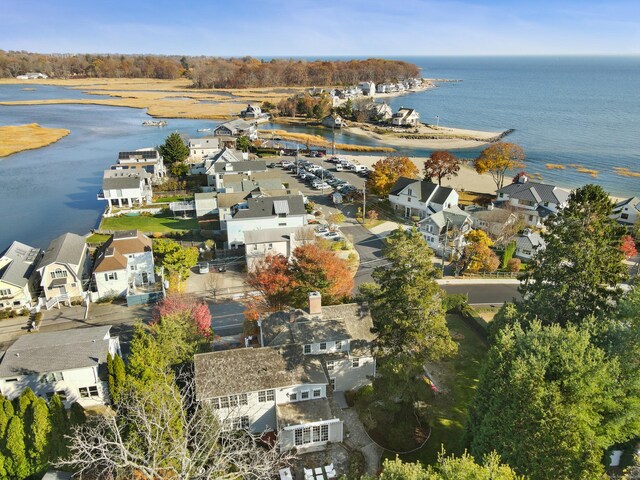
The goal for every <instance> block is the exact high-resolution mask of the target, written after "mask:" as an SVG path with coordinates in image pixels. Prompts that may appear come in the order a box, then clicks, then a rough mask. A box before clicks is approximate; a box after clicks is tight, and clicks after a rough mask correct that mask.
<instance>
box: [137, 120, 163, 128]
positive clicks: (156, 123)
mask: <svg viewBox="0 0 640 480" xmlns="http://www.w3.org/2000/svg"><path fill="white" fill-rule="evenodd" d="M142 125H144V126H145V127H166V126H167V122H165V121H164V120H145V121H144V122H142Z"/></svg>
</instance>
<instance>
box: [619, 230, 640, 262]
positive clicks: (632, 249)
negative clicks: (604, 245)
mask: <svg viewBox="0 0 640 480" xmlns="http://www.w3.org/2000/svg"><path fill="white" fill-rule="evenodd" d="M620 251H621V252H622V254H623V255H624V258H626V259H627V260H628V259H630V258H631V257H635V256H636V255H637V254H638V251H637V250H636V242H635V240H634V239H633V237H632V236H631V235H625V236H624V237H622V243H621V244H620Z"/></svg>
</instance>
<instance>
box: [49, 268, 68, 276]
mask: <svg viewBox="0 0 640 480" xmlns="http://www.w3.org/2000/svg"><path fill="white" fill-rule="evenodd" d="M51 278H67V271H66V270H62V269H61V268H57V269H55V270H54V271H53V272H51Z"/></svg>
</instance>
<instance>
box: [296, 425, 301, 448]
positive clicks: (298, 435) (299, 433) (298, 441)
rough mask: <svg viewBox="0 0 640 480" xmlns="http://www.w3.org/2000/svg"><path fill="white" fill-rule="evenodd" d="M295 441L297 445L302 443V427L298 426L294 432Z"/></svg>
mask: <svg viewBox="0 0 640 480" xmlns="http://www.w3.org/2000/svg"><path fill="white" fill-rule="evenodd" d="M294 443H295V444H296V445H302V429H301V428H296V430H295V432H294Z"/></svg>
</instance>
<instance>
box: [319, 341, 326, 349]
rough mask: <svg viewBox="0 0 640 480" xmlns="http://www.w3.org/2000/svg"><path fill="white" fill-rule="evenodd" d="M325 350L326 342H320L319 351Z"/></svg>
mask: <svg viewBox="0 0 640 480" xmlns="http://www.w3.org/2000/svg"><path fill="white" fill-rule="evenodd" d="M326 349H327V342H320V350H326Z"/></svg>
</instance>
